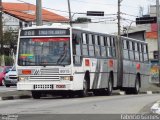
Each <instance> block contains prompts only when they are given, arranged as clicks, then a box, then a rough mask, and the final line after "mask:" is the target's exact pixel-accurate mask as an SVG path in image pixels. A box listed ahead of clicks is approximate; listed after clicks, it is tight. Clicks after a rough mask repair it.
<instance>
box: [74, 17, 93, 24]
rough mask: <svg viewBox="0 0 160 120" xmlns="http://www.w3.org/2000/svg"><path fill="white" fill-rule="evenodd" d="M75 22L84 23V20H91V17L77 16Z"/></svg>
mask: <svg viewBox="0 0 160 120" xmlns="http://www.w3.org/2000/svg"><path fill="white" fill-rule="evenodd" d="M73 22H74V23H84V22H91V19H89V18H84V17H79V18H77V19H76V20H75V21H73Z"/></svg>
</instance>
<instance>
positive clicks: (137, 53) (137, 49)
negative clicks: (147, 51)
mask: <svg viewBox="0 0 160 120" xmlns="http://www.w3.org/2000/svg"><path fill="white" fill-rule="evenodd" d="M135 60H136V61H139V44H138V43H135Z"/></svg>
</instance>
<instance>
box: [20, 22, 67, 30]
mask: <svg viewBox="0 0 160 120" xmlns="http://www.w3.org/2000/svg"><path fill="white" fill-rule="evenodd" d="M43 28H59V29H69V28H70V26H69V25H63V24H60V23H54V24H52V25H50V26H49V25H42V26H32V27H25V28H22V30H28V29H43Z"/></svg>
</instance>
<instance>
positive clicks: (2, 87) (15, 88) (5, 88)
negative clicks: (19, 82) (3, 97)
mask: <svg viewBox="0 0 160 120" xmlns="http://www.w3.org/2000/svg"><path fill="white" fill-rule="evenodd" d="M16 90H17V87H16V86H10V87H5V86H0V92H1V93H2V92H8V91H16Z"/></svg>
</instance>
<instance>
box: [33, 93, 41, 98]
mask: <svg viewBox="0 0 160 120" xmlns="http://www.w3.org/2000/svg"><path fill="white" fill-rule="evenodd" d="M32 97H33V99H40V98H41V93H40V92H37V91H32Z"/></svg>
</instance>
